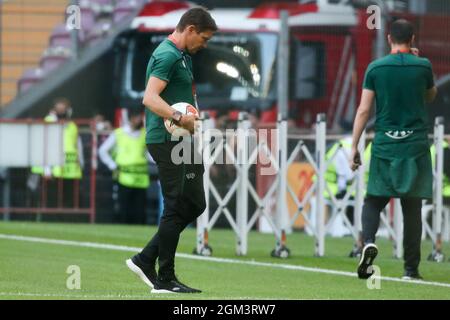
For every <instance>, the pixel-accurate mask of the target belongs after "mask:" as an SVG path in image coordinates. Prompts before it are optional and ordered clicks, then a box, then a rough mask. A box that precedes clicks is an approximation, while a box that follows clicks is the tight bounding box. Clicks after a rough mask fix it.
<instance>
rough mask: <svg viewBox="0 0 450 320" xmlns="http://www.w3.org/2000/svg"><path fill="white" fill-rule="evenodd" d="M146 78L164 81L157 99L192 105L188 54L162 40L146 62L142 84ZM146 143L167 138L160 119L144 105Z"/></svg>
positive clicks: (163, 140)
mask: <svg viewBox="0 0 450 320" xmlns="http://www.w3.org/2000/svg"><path fill="white" fill-rule="evenodd" d="M150 77H156V78H158V79H161V80H163V81H165V82H167V86H166V88H165V89H164V90H163V91H162V92H161V95H160V96H161V98H162V99H163V100H164V101H166V102H167V103H168V104H169V105H173V104H175V103H178V102H187V103H189V104H192V105H195V104H194V96H193V90H192V84H193V73H192V60H191V57H190V56H189V55H188V54H186V53H184V52H182V51H180V50H179V49H178V48H177V47H176V46H175V44H174V43H173V42H172V41H170V40H168V39H166V40H164V41H163V42H161V44H160V45H159V46H158V47H157V48H156V49H155V51H153V54H152V56H151V58H150V61H149V62H148V66H147V73H146V79H145V83H146V84H147V82H148V80H149V79H150ZM145 124H146V143H147V144H150V143H163V142H167V141H170V140H171V135H170V134H169V133H168V132H167V130H166V128H165V126H164V120H163V118H161V117H160V116H158V115H157V114H155V113H154V112H152V111H150V110H149V109H148V108H146V109H145Z"/></svg>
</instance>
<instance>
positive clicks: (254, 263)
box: [0, 234, 450, 288]
mask: <svg viewBox="0 0 450 320" xmlns="http://www.w3.org/2000/svg"><path fill="white" fill-rule="evenodd" d="M0 239H8V240H18V241H28V242H40V243H48V244H57V245H65V246H75V247H85V248H95V249H107V250H116V251H126V252H138V251H141V250H142V248H138V247H129V246H121V245H115V244H106V243H96V242H84V241H71V240H59V239H46V238H37V237H27V236H18V235H7V234H0ZM176 256H177V257H179V258H184V259H191V260H202V261H209V262H219V263H230V264H243V265H251V266H259V267H267V268H276V269H286V270H297V271H306V272H315V273H325V274H331V275H338V276H345V277H352V278H356V273H354V272H347V271H339V270H331V269H322V268H313V267H304V266H300V265H291V264H282V263H270V262H258V261H249V260H237V259H229V258H215V257H203V256H197V255H193V254H186V253H177V255H176ZM380 279H381V280H385V281H393V282H402V283H407V284H420V285H428V286H436V287H446V288H450V283H445V282H432V281H422V280H403V279H401V278H393V277H380Z"/></svg>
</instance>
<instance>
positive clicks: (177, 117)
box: [172, 111, 183, 125]
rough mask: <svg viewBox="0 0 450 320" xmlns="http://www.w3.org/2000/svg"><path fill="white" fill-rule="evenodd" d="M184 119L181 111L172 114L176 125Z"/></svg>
mask: <svg viewBox="0 0 450 320" xmlns="http://www.w3.org/2000/svg"><path fill="white" fill-rule="evenodd" d="M182 117H183V114H182V113H181V112H180V111H175V112H174V113H172V121H173V123H175V124H176V125H179V124H180V121H181V118H182Z"/></svg>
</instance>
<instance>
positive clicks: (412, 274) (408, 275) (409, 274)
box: [402, 270, 423, 280]
mask: <svg viewBox="0 0 450 320" xmlns="http://www.w3.org/2000/svg"><path fill="white" fill-rule="evenodd" d="M402 279H403V280H423V278H422V276H421V275H420V274H419V271H417V270H415V271H408V270H405V273H404V274H403V277H402Z"/></svg>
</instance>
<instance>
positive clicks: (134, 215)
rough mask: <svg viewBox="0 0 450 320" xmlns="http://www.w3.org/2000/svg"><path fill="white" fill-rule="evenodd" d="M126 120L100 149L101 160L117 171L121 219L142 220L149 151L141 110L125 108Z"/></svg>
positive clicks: (137, 222)
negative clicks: (126, 111) (127, 120)
mask: <svg viewBox="0 0 450 320" xmlns="http://www.w3.org/2000/svg"><path fill="white" fill-rule="evenodd" d="M128 119H129V123H128V124H125V125H124V126H123V127H121V128H118V129H116V130H114V131H113V133H111V135H110V136H109V137H108V138H107V139H106V140H105V142H104V143H103V144H102V145H101V147H100V149H99V156H100V160H101V161H102V162H103V163H104V164H105V165H106V166H107V167H108V168H109V169H110V170H111V171H113V172H117V175H118V177H117V178H118V184H119V190H118V196H119V211H120V213H119V215H120V218H119V220H120V222H125V223H131V224H145V223H146V214H145V202H146V201H145V200H146V190H147V188H148V187H149V185H150V178H149V172H148V165H147V163H148V161H149V160H150V159H149V155H148V153H147V148H146V145H145V129H144V127H143V125H144V123H143V115H142V111H141V110H138V109H133V110H128Z"/></svg>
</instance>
